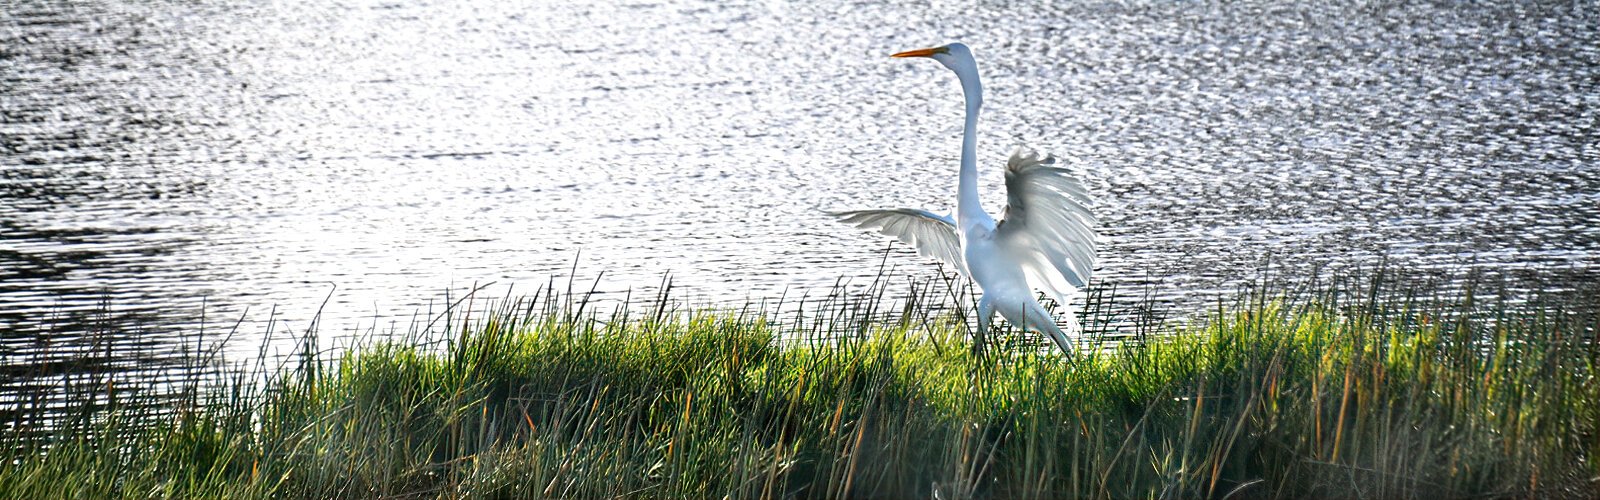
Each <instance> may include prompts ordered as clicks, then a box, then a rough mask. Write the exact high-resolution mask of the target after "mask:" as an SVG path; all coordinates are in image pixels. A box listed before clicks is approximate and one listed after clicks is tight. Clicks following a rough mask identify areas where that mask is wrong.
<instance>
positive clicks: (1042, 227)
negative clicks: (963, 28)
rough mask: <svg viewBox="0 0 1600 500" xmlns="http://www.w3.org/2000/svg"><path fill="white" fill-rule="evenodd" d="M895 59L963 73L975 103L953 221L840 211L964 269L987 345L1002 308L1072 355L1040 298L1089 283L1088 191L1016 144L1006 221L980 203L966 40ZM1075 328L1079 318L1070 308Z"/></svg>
mask: <svg viewBox="0 0 1600 500" xmlns="http://www.w3.org/2000/svg"><path fill="white" fill-rule="evenodd" d="M893 57H927V58H931V59H933V60H935V61H938V62H939V64H942V65H944V67H946V68H949V69H950V70H951V71H954V72H955V73H956V78H957V79H959V80H960V81H961V91H962V93H963V94H964V95H965V97H966V101H967V122H966V126H965V127H964V128H963V129H962V135H961V178H960V181H959V182H958V183H957V187H956V214H955V218H953V219H952V218H951V217H950V216H948V215H936V214H934V213H932V212H928V211H926V210H917V209H911V208H899V209H893V210H857V211H849V212H835V213H833V214H832V215H834V216H837V217H839V218H840V219H842V220H844V221H845V222H847V223H850V224H854V225H855V226H857V227H861V228H865V229H876V230H878V231H879V232H881V233H883V234H886V235H889V236H893V237H895V238H897V239H899V240H900V241H902V242H904V243H907V244H910V245H912V246H915V247H916V248H917V250H918V251H919V252H920V253H921V254H922V255H925V256H931V257H934V258H937V259H939V260H942V261H944V262H946V263H948V264H950V265H953V266H955V267H956V269H957V270H959V271H960V272H961V273H963V274H966V275H967V276H970V277H971V278H972V280H973V281H976V282H977V283H978V288H979V289H980V290H982V292H983V298H981V299H979V300H978V336H977V338H976V339H975V345H974V350H976V351H979V352H981V351H982V349H983V347H982V346H983V343H984V339H985V336H986V335H987V332H988V330H989V325H990V319H991V318H992V317H993V315H994V313H995V311H999V312H1000V315H1001V316H1002V317H1004V318H1005V319H1007V320H1009V321H1010V322H1011V323H1012V324H1016V325H1021V326H1023V327H1025V328H1028V329H1031V330H1035V331H1038V332H1040V333H1043V334H1044V335H1046V336H1048V337H1050V340H1053V341H1055V343H1056V345H1057V346H1058V347H1060V348H1061V350H1062V351H1063V352H1065V353H1067V354H1068V355H1070V354H1072V352H1073V351H1072V349H1071V346H1070V345H1069V344H1068V341H1067V336H1066V334H1065V333H1063V332H1062V331H1061V328H1059V327H1057V326H1056V323H1055V321H1054V320H1053V319H1052V318H1051V316H1050V313H1049V311H1046V310H1045V308H1044V307H1043V306H1040V305H1039V302H1038V301H1037V300H1035V299H1034V292H1033V290H1034V289H1036V288H1037V289H1040V290H1043V291H1045V292H1048V293H1049V294H1050V295H1051V296H1052V297H1054V298H1055V299H1056V301H1057V302H1059V303H1060V304H1061V305H1062V306H1066V305H1067V303H1068V301H1069V300H1070V299H1071V298H1072V297H1073V296H1074V295H1076V294H1077V293H1078V290H1079V289H1081V288H1083V287H1084V286H1085V284H1086V283H1088V281H1089V274H1090V273H1091V272H1092V271H1093V270H1094V262H1095V241H1094V239H1095V238H1094V229H1093V226H1094V225H1095V224H1096V220H1095V217H1094V214H1093V213H1091V212H1090V211H1089V203H1090V200H1089V195H1088V192H1087V191H1086V190H1084V188H1083V184H1082V183H1081V182H1079V181H1078V179H1077V178H1076V177H1074V176H1073V175H1071V173H1069V172H1068V171H1067V170H1065V169H1062V168H1058V167H1055V166H1054V163H1055V159H1054V158H1053V157H1050V156H1046V157H1045V158H1043V159H1041V158H1039V155H1038V154H1036V153H1034V152H1032V151H1028V150H1026V149H1024V148H1020V147H1019V148H1017V149H1016V150H1015V151H1014V152H1013V153H1012V154H1011V159H1010V160H1009V161H1007V162H1006V211H1005V215H1004V217H1003V218H1002V220H1000V221H999V222H996V221H995V220H994V217H991V216H989V213H988V212H985V211H984V210H983V207H982V206H980V205H979V204H978V164H977V148H978V133H977V128H978V110H979V109H980V108H982V107H983V85H982V84H980V83H979V81H978V62H977V61H976V60H974V59H973V58H972V51H971V50H970V49H968V48H967V46H966V45H963V44H960V43H952V44H950V45H945V46H943V47H935V48H931V49H921V50H912V51H908V52H901V53H898V54H894V55H893ZM1066 317H1067V324H1068V330H1069V331H1073V332H1076V331H1078V321H1077V318H1076V317H1075V316H1073V315H1072V314H1067V315H1066Z"/></svg>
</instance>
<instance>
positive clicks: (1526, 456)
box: [0, 276, 1600, 499]
mask: <svg viewBox="0 0 1600 500" xmlns="http://www.w3.org/2000/svg"><path fill="white" fill-rule="evenodd" d="M1398 281H1399V280H1398V279H1397V278H1394V277H1392V276H1389V277H1385V276H1379V277H1378V278H1376V279H1372V280H1370V281H1369V282H1351V281H1345V282H1336V283H1334V284H1330V285H1327V287H1326V288H1324V289H1320V290H1311V291H1308V292H1304V293H1298V294H1281V293H1269V292H1264V291H1258V292H1257V293H1254V294H1251V295H1247V296H1245V297H1243V298H1241V299H1240V300H1238V301H1236V302H1235V303H1232V304H1219V305H1218V307H1217V308H1216V310H1214V311H1211V312H1208V313H1202V314H1198V315H1195V316H1194V317H1193V319H1191V320H1190V321H1188V322H1184V323H1176V322H1174V323H1166V324H1160V325H1154V326H1152V325H1145V326H1143V327H1140V328H1134V329H1133V330H1134V331H1132V332H1122V333H1131V334H1133V335H1123V336H1118V335H1113V334H1115V333H1118V332H1114V331H1113V332H1108V331H1100V332H1097V334H1095V335H1090V336H1087V337H1085V339H1084V340H1083V343H1084V344H1085V349H1084V351H1083V352H1081V353H1080V354H1079V355H1077V356H1074V357H1070V358H1069V357H1063V356H1061V355H1059V354H1058V353H1055V352H1051V351H1050V350H1048V349H1043V348H1042V346H1041V345H1040V344H1039V343H1038V342H1037V341H1035V340H1033V339H1032V337H1031V336H1029V335H1024V334H1020V333H1017V332H1011V333H1010V334H1008V335H1006V336H1004V337H1002V338H1001V339H999V342H997V344H998V345H995V346H991V348H990V349H989V351H988V353H989V354H988V355H987V356H984V357H979V356H976V355H974V354H973V351H972V350H971V349H970V348H969V343H968V340H967V339H966V337H965V332H966V331H967V330H966V328H965V327H964V326H963V321H964V318H963V316H962V314H961V311H962V310H963V309H962V308H961V307H959V304H960V303H961V301H965V300H969V299H970V297H969V296H966V295H963V294H962V292H961V291H960V290H959V287H951V286H937V285H938V284H937V283H922V284H920V285H918V286H912V287H911V293H909V294H907V295H906V296H904V297H888V296H887V295H888V292H887V290H888V289H889V288H890V287H889V286H887V285H883V284H874V285H873V286H871V287H868V289H867V291H866V293H864V294H860V293H857V294H854V295H852V294H850V293H843V292H841V293H836V294H833V295H831V296H829V297H825V298H823V299H820V300H817V301H810V303H809V304H805V303H803V304H802V305H801V306H800V307H799V309H800V311H801V312H799V313H789V314H782V315H780V314H774V313H771V312H770V311H769V310H768V309H765V308H762V307H751V308H746V309H743V310H718V309H698V310H695V309H690V310H681V309H678V308H676V307H675V306H674V303H673V301H672V300H670V299H669V298H667V296H666V294H665V293H663V294H662V295H661V296H658V297H656V298H655V299H654V300H652V301H651V302H649V303H646V304H643V308H642V309H640V310H634V311H629V310H628V309H626V308H623V309H619V310H618V311H616V312H614V313H609V314H603V313H599V312H596V311H595V310H594V309H592V307H593V304H590V303H589V302H587V301H585V300H583V297H582V294H573V293H566V294H559V293H555V290H554V288H553V287H552V288H547V289H546V290H542V291H541V292H540V293H539V294H536V295H534V296H533V297H531V298H527V299H523V300H509V301H502V302H500V303H499V305H498V306H496V307H494V308H492V309H489V310H465V309H461V310H454V311H452V312H451V315H450V316H449V318H448V319H444V320H442V321H443V322H444V324H446V325H449V326H448V327H447V328H446V329H445V335H442V336H420V335H419V336H405V337H399V338H391V339H388V340H381V339H380V340H374V341H372V342H370V343H367V344H365V345H362V346H358V347H356V348H352V349H345V350H339V351H330V350H324V349H322V348H321V345H320V344H321V342H323V339H318V338H317V337H316V334H315V333H314V332H311V333H309V334H308V335H307V337H306V338H303V339H301V342H302V346H303V347H302V349H301V351H300V354H299V355H298V357H295V358H293V361H292V362H291V363H289V364H288V365H287V366H285V367H283V368H281V369H267V370H265V371H264V372H251V371H249V370H243V371H241V370H220V371H215V372H214V373H215V374H216V375H214V376H212V377H210V378H206V379H205V380H206V382H205V383H199V382H196V383H195V384H193V386H192V387H190V388H188V389H186V390H181V391H178V392H177V394H176V395H175V396H173V395H168V396H162V397H160V399H159V400H157V396H154V395H149V394H153V393H152V392H145V393H141V392H137V391H132V392H129V391H125V390H124V389H119V388H117V387H114V386H113V385H110V384H108V385H105V386H104V387H102V388H99V389H97V391H95V392H94V394H92V396H84V397H81V398H77V399H74V400H72V401H71V402H70V403H69V404H68V405H67V406H66V407H64V408H56V409H55V410H52V411H56V412H58V413H57V414H59V415H67V416H66V417H62V418H57V419H55V420H51V421H50V423H49V424H48V425H44V424H37V425H35V424H29V423H28V422H34V421H36V420H28V419H22V418H21V417H17V418H16V419H14V420H15V421H14V422H13V423H12V425H11V427H10V428H9V432H8V433H7V434H6V436H5V437H4V440H5V448H4V449H5V450H6V453H7V456H6V460H7V462H8V465H6V466H5V467H4V469H3V471H0V497H4V498H47V497H49V498H65V497H76V498H117V497H120V498H133V497H228V498H244V497H297V498H311V497H316V498H329V497H339V498H369V497H440V498H477V497H486V498H535V497H537V498H597V497H630V498H631V497H646V498H942V499H955V498H1191V497H1205V498H1308V497H1338V498H1480V497H1507V498H1509V497H1570V498H1594V497H1596V496H1600V484H1597V479H1596V478H1597V477H1600V466H1597V465H1596V463H1595V461H1594V459H1595V457H1596V452H1600V433H1597V423H1600V381H1597V380H1596V362H1597V360H1600V345H1597V341H1596V333H1595V328H1596V326H1597V325H1600V321H1597V316H1596V315H1595V311H1597V310H1600V308H1596V307H1594V306H1595V305H1596V302H1597V297H1600V296H1597V295H1596V294H1593V293H1590V292H1581V293H1573V294H1568V295H1566V296H1564V297H1562V298H1560V299H1559V300H1557V299H1556V298H1554V297H1546V298H1536V299H1534V300H1527V301H1509V300H1501V299H1500V298H1498V297H1491V298H1490V300H1485V298H1483V297H1482V296H1481V295H1482V294H1481V293H1479V292H1478V291H1476V290H1474V289H1470V288H1469V289H1466V290H1463V291H1460V292H1452V293H1450V294H1446V295H1444V296H1435V295H1432V294H1425V293H1421V292H1422V291H1421V290H1417V289H1412V288H1406V287H1405V284H1404V283H1402V282H1398ZM1358 284H1359V286H1357V285H1358ZM663 288H664V289H666V288H669V287H663ZM889 299H897V300H889ZM1095 307H1098V305H1095V306H1091V307H1090V309H1091V310H1094V309H1095ZM779 308H780V309H781V306H780V307H779ZM1090 316H1091V317H1090V319H1091V320H1092V319H1094V315H1093V314H1091V315H1090ZM1095 323H1096V322H1095V321H1091V324H1095ZM1098 323H1100V324H1104V323H1105V322H1104V321H1100V322H1098ZM197 351H198V350H197ZM197 380H198V379H197ZM141 398H142V399H141ZM12 410H13V411H12V412H11V413H12V414H13V415H22V414H24V413H27V412H26V411H24V410H25V408H22V407H20V406H19V407H17V408H13V409H12ZM46 431H47V432H46Z"/></svg>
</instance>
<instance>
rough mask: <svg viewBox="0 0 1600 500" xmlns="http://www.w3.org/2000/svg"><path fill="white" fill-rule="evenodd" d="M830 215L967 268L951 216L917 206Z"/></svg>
mask: <svg viewBox="0 0 1600 500" xmlns="http://www.w3.org/2000/svg"><path fill="white" fill-rule="evenodd" d="M828 215H832V216H834V217H838V218H839V219H840V220H842V221H844V222H846V223H849V224H851V225H854V226H856V227H859V228H862V229H875V230H877V231H878V232H880V233H883V234H887V235H889V236H893V237H895V239H898V240H900V242H902V243H905V244H908V245H911V246H913V247H916V249H917V253H920V254H922V255H923V256H926V257H933V258H935V259H939V260H941V261H944V263H946V264H949V265H952V266H955V268H956V269H957V270H959V271H961V273H962V274H966V272H967V265H966V264H965V263H964V262H963V261H962V259H961V239H960V238H958V237H957V236H956V223H955V221H954V220H951V219H950V218H949V217H946V216H942V215H935V214H933V213H932V212H929V211H927V210H917V209H914V208H896V209H891V210H853V211H849V212H829V213H828Z"/></svg>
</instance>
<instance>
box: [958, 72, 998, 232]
mask: <svg viewBox="0 0 1600 500" xmlns="http://www.w3.org/2000/svg"><path fill="white" fill-rule="evenodd" d="M950 69H952V70H955V73H956V78H957V79H959V80H961V93H962V94H963V95H964V96H965V97H966V100H967V122H966V125H965V126H963V127H962V130H961V179H960V180H959V181H957V184H956V219H957V222H959V223H960V225H961V229H962V233H965V232H966V231H967V230H968V229H969V228H970V227H971V226H973V225H980V226H982V227H984V228H986V229H987V228H990V227H993V226H994V218H993V217H990V216H989V213H988V212H984V211H983V205H982V204H981V203H980V202H979V201H978V111H979V110H981V109H982V108H983V84H982V83H981V82H979V81H978V67H977V65H976V64H969V65H958V66H954V67H952V68H950Z"/></svg>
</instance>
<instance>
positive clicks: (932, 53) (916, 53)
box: [890, 42, 978, 74]
mask: <svg viewBox="0 0 1600 500" xmlns="http://www.w3.org/2000/svg"><path fill="white" fill-rule="evenodd" d="M890 57H926V58H930V59H933V60H935V61H939V64H943V65H944V67H946V68H950V70H951V71H955V72H956V73H969V72H970V73H974V74H975V73H977V72H978V62H977V60H975V59H973V58H972V50H971V49H968V48H967V46H966V44H962V43H960V42H957V43H952V44H950V45H945V46H942V47H934V48H931V49H918V50H908V51H905V52H901V53H899V54H895V55H893V56H890Z"/></svg>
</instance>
